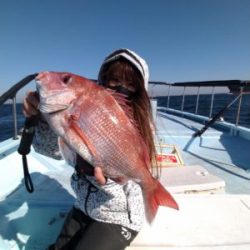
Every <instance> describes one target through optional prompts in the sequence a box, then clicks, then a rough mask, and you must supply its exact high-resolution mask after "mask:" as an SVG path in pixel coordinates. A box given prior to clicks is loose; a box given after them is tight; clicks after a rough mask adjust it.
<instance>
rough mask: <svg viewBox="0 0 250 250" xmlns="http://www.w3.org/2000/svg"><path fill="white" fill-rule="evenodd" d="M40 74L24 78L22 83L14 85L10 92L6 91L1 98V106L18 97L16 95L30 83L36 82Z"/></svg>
mask: <svg viewBox="0 0 250 250" xmlns="http://www.w3.org/2000/svg"><path fill="white" fill-rule="evenodd" d="M37 75H38V73H35V74H32V75H28V76H26V77H25V78H23V79H22V80H21V81H19V82H18V83H16V84H15V85H13V86H12V87H11V88H10V89H9V90H8V91H6V92H5V93H4V94H3V95H1V96H0V106H1V105H2V104H3V103H5V102H6V101H7V100H8V99H13V98H14V97H15V96H16V93H17V92H18V91H19V90H20V89H21V88H23V87H24V86H25V85H27V84H28V83H29V82H31V81H32V80H34V79H35V78H36V76H37Z"/></svg>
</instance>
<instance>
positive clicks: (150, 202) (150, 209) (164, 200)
mask: <svg viewBox="0 0 250 250" xmlns="http://www.w3.org/2000/svg"><path fill="white" fill-rule="evenodd" d="M154 184H155V185H154V186H155V187H154V188H152V189H149V190H146V192H145V193H144V199H145V203H146V216H147V219H148V221H149V222H150V223H151V222H152V221H153V219H154V218H155V215H156V213H157V210H158V207H159V206H166V207H171V208H174V209H176V210H179V206H178V204H177V202H176V201H175V200H174V198H173V197H172V195H171V194H170V193H169V192H168V191H167V190H166V189H165V188H164V187H163V186H162V185H161V183H160V182H159V181H157V180H154Z"/></svg>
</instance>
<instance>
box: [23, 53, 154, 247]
mask: <svg viewBox="0 0 250 250" xmlns="http://www.w3.org/2000/svg"><path fill="white" fill-rule="evenodd" d="M98 82H99V84H101V85H103V86H104V87H106V88H109V89H112V90H114V91H116V92H119V93H122V94H123V95H125V96H126V99H127V105H128V107H127V108H126V109H125V112H128V116H130V118H131V119H132V120H133V123H134V124H135V125H136V126H137V127H138V129H139V131H140V133H141V135H142V138H144V140H145V143H146V145H147V147H148V151H149V154H150V159H151V161H154V160H155V152H156V151H155V147H154V141H153V134H152V129H151V125H152V124H153V123H152V115H151V106H150V101H149V97H148V95H147V91H146V88H147V85H148V66H147V64H146V62H145V61H144V60H143V59H142V58H141V57H140V56H139V55H137V54H136V53H134V52H132V51H130V50H128V49H119V50H116V51H114V52H113V53H111V54H110V55H109V56H108V57H107V58H106V59H105V60H104V62H103V64H102V66H101V68H100V72H99V76H98ZM38 103H39V100H38V98H37V96H36V94H35V93H34V92H30V93H29V94H28V95H27V97H26V98H25V100H24V114H25V116H26V117H29V116H31V115H35V114H37V113H38V111H37V109H36V107H37V106H38ZM48 133H49V135H48ZM47 138H49V141H48V140H47ZM33 146H34V148H35V149H36V151H38V152H40V153H42V154H45V155H47V156H51V157H54V158H57V159H59V158H60V154H59V152H58V147H57V137H56V135H54V134H53V132H52V131H51V130H50V129H49V127H48V125H47V124H46V123H45V122H44V121H40V123H39V125H38V127H37V131H36V136H35V140H34V143H33ZM92 169H93V168H92V167H91V166H89V164H88V163H87V162H85V161H84V160H83V159H81V158H80V157H78V158H77V163H76V166H75V173H74V174H73V175H72V178H71V185H72V188H73V190H74V191H75V193H76V202H75V204H74V206H73V208H72V209H71V211H70V212H69V214H68V216H67V218H66V220H65V223H64V226H63V228H62V230H61V233H60V234H59V236H58V238H57V240H56V242H55V244H53V245H52V246H50V247H49V249H70V250H71V249H72V250H73V249H77V250H79V249H88V250H97V249H99V250H100V249H101V250H106V249H107V250H112V249H114V250H121V249H125V248H126V246H128V245H129V244H130V243H131V241H132V240H133V239H134V237H135V236H136V235H137V234H138V232H139V231H140V229H141V227H142V224H143V221H144V217H145V216H144V204H143V198H142V192H141V189H140V187H139V185H138V184H136V183H135V182H133V181H128V182H127V183H125V184H118V183H116V182H115V181H114V180H111V179H108V178H106V177H105V176H103V174H102V171H101V169H100V168H97V167H96V168H94V173H93V171H92Z"/></svg>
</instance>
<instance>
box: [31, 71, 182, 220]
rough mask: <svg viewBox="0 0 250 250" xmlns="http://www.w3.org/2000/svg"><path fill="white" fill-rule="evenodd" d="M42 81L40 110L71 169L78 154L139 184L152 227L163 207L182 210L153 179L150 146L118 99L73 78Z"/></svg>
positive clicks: (43, 76) (52, 76) (52, 75)
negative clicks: (159, 210)
mask: <svg viewBox="0 0 250 250" xmlns="http://www.w3.org/2000/svg"><path fill="white" fill-rule="evenodd" d="M36 81H37V89H38V92H39V97H40V105H39V109H40V111H41V113H42V114H43V116H44V118H45V119H46V120H47V122H48V123H49V124H50V126H51V128H52V129H53V130H54V132H55V133H56V134H57V135H58V136H59V138H60V147H61V151H62V154H63V155H64V157H65V159H66V160H67V161H68V162H69V163H70V164H71V165H74V162H75V158H76V157H75V156H76V153H77V154H79V155H80V156H81V157H82V158H84V159H85V160H87V161H88V162H90V163H91V165H93V166H99V167H101V168H102V170H103V173H104V175H105V176H106V177H109V178H112V179H114V180H118V179H119V180H123V181H125V180H128V179H131V180H133V181H135V182H137V183H138V184H139V185H140V186H141V189H142V192H143V197H144V203H145V211H146V215H147V218H148V220H149V221H150V222H151V221H152V220H153V218H154V217H155V214H156V212H157V208H158V206H159V205H162V206H169V207H172V208H175V209H178V205H177V203H176V202H175V200H174V199H173V197H172V196H171V195H170V194H169V192H168V191H167V190H166V189H165V188H164V187H163V186H162V185H161V184H160V183H159V182H158V180H156V179H155V178H153V176H152V175H151V173H150V170H149V169H150V160H149V154H148V151H147V148H146V145H145V143H144V141H143V140H142V138H141V136H140V133H139V131H138V129H137V128H136V126H134V124H133V122H131V119H130V118H129V117H128V116H127V115H126V113H125V112H124V109H123V108H122V107H121V105H120V104H119V101H117V98H115V94H112V92H110V91H107V90H106V89H105V88H103V87H102V86H98V85H97V84H95V83H94V82H92V81H90V80H88V79H86V78H84V77H81V76H77V75H74V74H71V73H57V72H42V73H40V74H39V75H38V76H37V78H36Z"/></svg>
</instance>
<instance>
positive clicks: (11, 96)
mask: <svg viewBox="0 0 250 250" xmlns="http://www.w3.org/2000/svg"><path fill="white" fill-rule="evenodd" d="M36 76H37V73H35V74H32V75H28V76H26V77H25V78H23V79H22V80H21V81H19V82H17V83H16V84H14V85H13V86H12V87H11V88H10V89H9V90H7V91H6V92H5V93H4V94H3V95H1V96H0V107H1V106H2V105H3V104H4V103H5V102H7V101H9V100H11V101H12V114H13V126H14V135H13V139H14V140H17V139H18V129H17V109H16V95H17V93H18V91H19V90H20V89H22V88H23V87H24V86H25V85H27V84H28V83H29V82H31V81H32V80H33V79H35V77H36Z"/></svg>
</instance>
